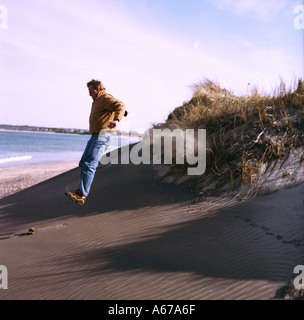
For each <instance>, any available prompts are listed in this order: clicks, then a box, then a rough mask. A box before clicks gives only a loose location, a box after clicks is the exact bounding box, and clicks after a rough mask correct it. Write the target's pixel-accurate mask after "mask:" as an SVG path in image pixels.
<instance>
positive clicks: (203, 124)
mask: <svg viewBox="0 0 304 320" xmlns="http://www.w3.org/2000/svg"><path fill="white" fill-rule="evenodd" d="M154 128H158V129H163V128H169V129H171V130H173V129H175V128H181V129H206V130H207V140H208V141H207V170H206V172H205V174H204V175H203V176H201V177H196V178H195V179H196V181H195V182H199V181H202V180H203V179H205V178H206V175H207V176H210V177H216V180H217V181H218V182H217V186H218V187H221V186H223V185H224V184H226V183H227V182H230V183H231V185H232V186H237V185H239V184H240V183H243V184H250V183H253V182H254V181H255V180H256V178H257V174H258V172H259V169H260V167H261V165H262V164H263V163H267V162H271V161H272V160H274V159H279V158H282V157H284V156H287V155H288V154H289V152H290V151H291V150H293V149H296V148H298V147H301V146H303V145H304V83H303V81H301V80H299V81H298V83H297V84H296V85H295V86H294V88H293V89H292V88H289V89H288V88H287V86H286V85H285V84H284V83H283V82H281V85H280V86H279V87H278V88H277V89H276V90H275V91H274V92H273V94H271V95H265V94H264V95H262V94H259V93H258V91H257V90H256V89H254V90H253V91H252V93H251V95H248V96H236V95H234V94H233V93H231V92H230V91H228V90H226V89H223V88H221V87H220V86H219V85H217V84H215V83H214V82H212V81H210V80H206V81H204V82H201V83H199V84H196V85H195V86H194V87H193V96H192V99H191V100H190V101H189V102H186V103H184V104H183V105H182V106H181V107H178V108H176V109H175V110H174V111H173V112H171V113H170V114H169V116H168V119H167V120H166V122H165V123H162V124H157V125H154ZM187 167H188V165H186V164H185V165H171V168H170V170H169V173H168V174H169V175H170V174H174V175H180V176H182V175H184V174H186V168H187Z"/></svg>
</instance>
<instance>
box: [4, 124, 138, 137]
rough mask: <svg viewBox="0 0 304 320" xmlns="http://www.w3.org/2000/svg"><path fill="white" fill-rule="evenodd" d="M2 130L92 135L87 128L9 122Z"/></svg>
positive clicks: (133, 132)
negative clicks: (12, 123)
mask: <svg viewBox="0 0 304 320" xmlns="http://www.w3.org/2000/svg"><path fill="white" fill-rule="evenodd" d="M0 131H14V132H35V133H36V132H38V133H61V134H78V135H90V132H89V130H86V129H75V128H74V129H70V128H50V127H35V126H27V125H23V126H18V125H8V124H0ZM117 133H118V134H120V135H122V136H129V135H130V134H132V136H139V137H141V136H142V134H140V133H138V132H136V131H130V132H121V131H117Z"/></svg>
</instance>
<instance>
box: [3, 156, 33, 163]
mask: <svg viewBox="0 0 304 320" xmlns="http://www.w3.org/2000/svg"><path fill="white" fill-rule="evenodd" d="M32 158H33V156H22V157H10V158H4V159H0V163H7V162H15V161H25V160H30V159H32Z"/></svg>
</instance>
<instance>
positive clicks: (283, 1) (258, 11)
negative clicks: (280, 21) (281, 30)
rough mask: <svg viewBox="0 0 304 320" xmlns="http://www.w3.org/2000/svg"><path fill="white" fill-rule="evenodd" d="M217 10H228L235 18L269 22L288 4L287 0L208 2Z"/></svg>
mask: <svg viewBox="0 0 304 320" xmlns="http://www.w3.org/2000/svg"><path fill="white" fill-rule="evenodd" d="M210 1H211V2H212V3H213V4H214V5H215V6H216V7H217V8H219V9H221V10H228V11H230V12H233V13H234V14H235V15H237V16H248V15H253V16H254V17H255V18H258V19H261V20H264V21H270V20H272V19H273V17H275V16H276V15H277V14H278V13H279V12H280V11H282V9H284V8H286V7H287V6H288V5H289V4H290V2H289V1H287V0H246V1H244V0H210Z"/></svg>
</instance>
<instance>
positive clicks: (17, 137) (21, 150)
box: [0, 131, 138, 169]
mask: <svg viewBox="0 0 304 320" xmlns="http://www.w3.org/2000/svg"><path fill="white" fill-rule="evenodd" d="M89 139H90V135H77V134H61V133H42V132H21V131H0V169H3V168H14V167H25V166H31V165H37V164H44V163H53V162H62V161H79V160H80V158H81V156H82V153H83V151H84V149H85V147H86V144H87V141H88V140H89ZM135 141H138V138H135V137H132V138H129V137H125V136H119V135H117V136H115V135H113V139H112V143H111V146H110V148H109V150H114V149H115V148H117V147H121V146H124V145H127V144H130V143H132V142H135ZM109 150H108V151H109Z"/></svg>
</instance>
